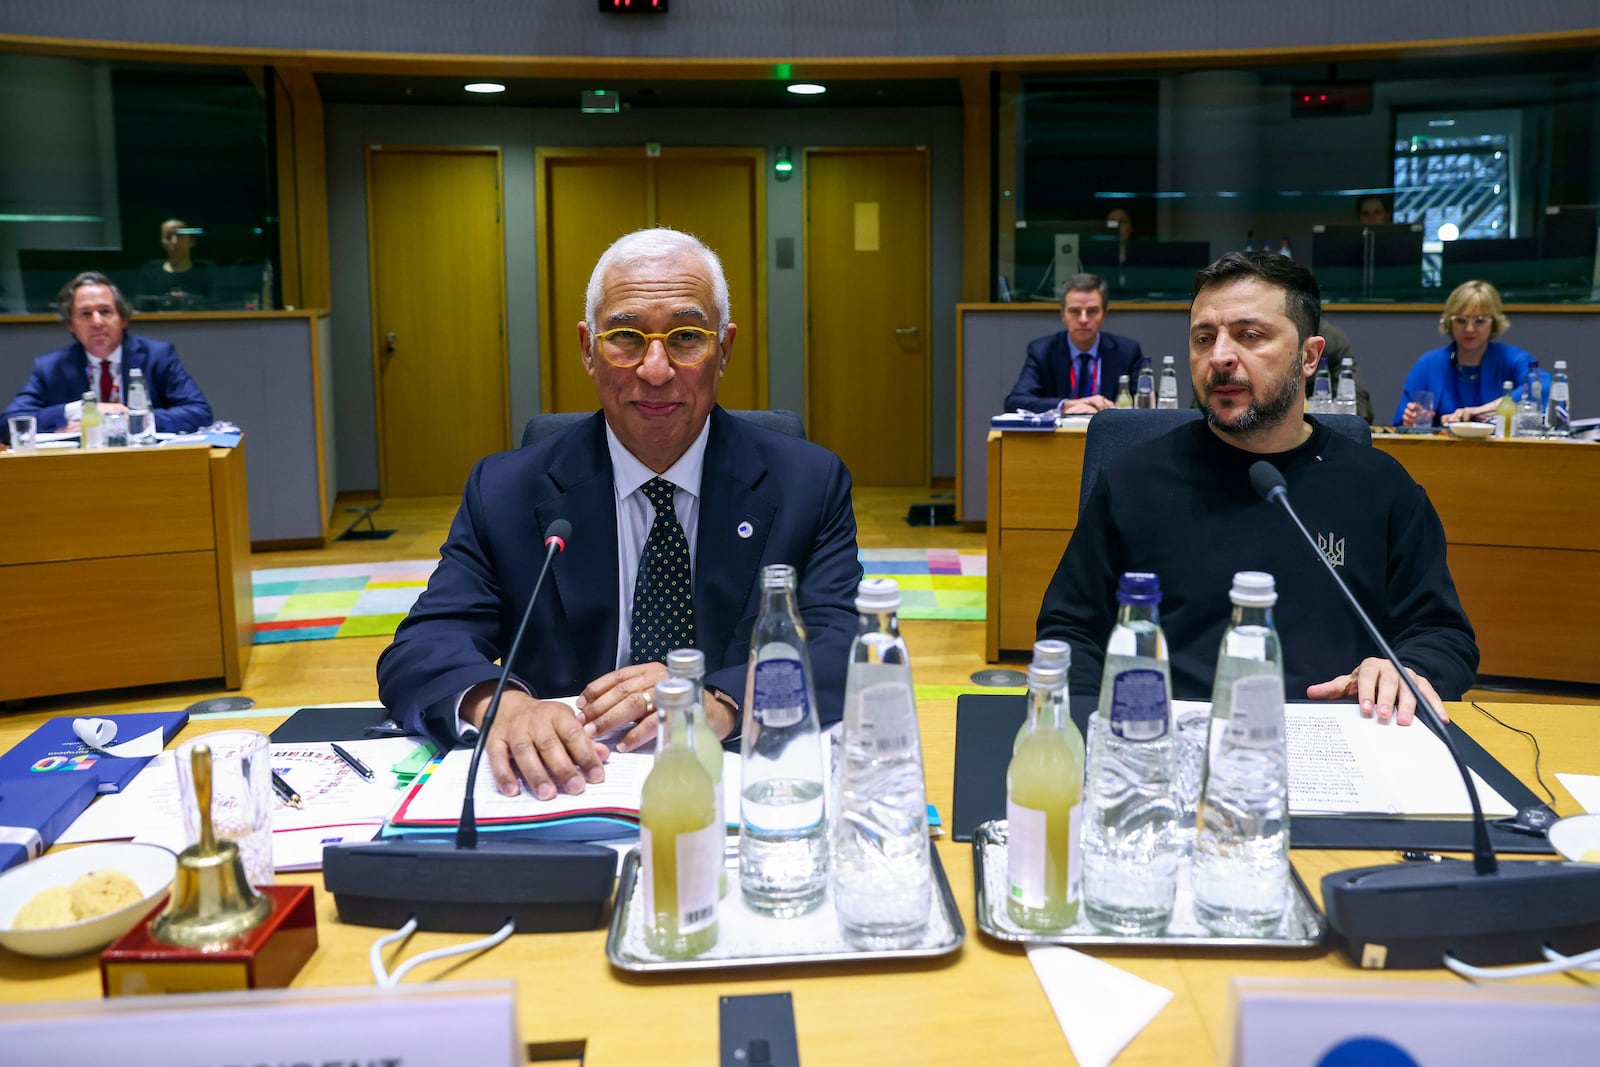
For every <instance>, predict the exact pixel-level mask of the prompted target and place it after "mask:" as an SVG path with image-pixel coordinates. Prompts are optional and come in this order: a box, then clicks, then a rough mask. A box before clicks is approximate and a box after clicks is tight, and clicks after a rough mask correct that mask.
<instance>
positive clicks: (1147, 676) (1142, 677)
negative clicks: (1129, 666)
mask: <svg viewBox="0 0 1600 1067" xmlns="http://www.w3.org/2000/svg"><path fill="white" fill-rule="evenodd" d="M1170 717H1171V716H1170V715H1169V714H1168V710H1167V679H1166V676H1165V675H1164V674H1162V673H1161V672H1160V671H1158V670H1152V669H1151V668H1149V667H1138V668H1135V669H1133V670H1128V671H1121V672H1120V673H1118V674H1117V675H1116V677H1114V678H1113V679H1112V680H1111V732H1112V733H1113V734H1115V735H1116V736H1117V737H1120V738H1121V739H1122V740H1124V741H1158V740H1160V739H1161V738H1163V737H1165V736H1167V722H1168V720H1169V719H1170Z"/></svg>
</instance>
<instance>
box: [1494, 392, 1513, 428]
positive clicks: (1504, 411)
mask: <svg viewBox="0 0 1600 1067" xmlns="http://www.w3.org/2000/svg"><path fill="white" fill-rule="evenodd" d="M1515 388H1516V386H1515V384H1513V383H1512V382H1505V383H1503V384H1502V385H1501V386H1500V389H1501V395H1500V403H1498V404H1496V405H1495V406H1494V435H1495V436H1496V437H1499V438H1501V439H1503V440H1507V441H1509V440H1510V439H1511V431H1512V429H1513V428H1514V427H1515V426H1516V424H1517V402H1516V401H1515V400H1513V399H1511V390H1513V389H1515Z"/></svg>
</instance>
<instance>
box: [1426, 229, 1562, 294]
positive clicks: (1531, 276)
mask: <svg viewBox="0 0 1600 1067" xmlns="http://www.w3.org/2000/svg"><path fill="white" fill-rule="evenodd" d="M1539 275H1540V264H1539V242H1538V241H1536V240H1535V239H1533V238H1532V237H1499V238H1496V237H1474V238H1462V239H1460V240H1456V241H1446V242H1444V247H1443V248H1442V249H1441V251H1440V255H1439V284H1440V285H1442V286H1443V287H1444V290H1445V292H1447V293H1448V292H1450V291H1451V290H1453V289H1455V287H1456V286H1458V285H1460V284H1461V283H1462V282H1470V281H1472V280H1474V279H1482V280H1483V281H1486V282H1489V283H1491V284H1492V285H1493V286H1494V287H1495V288H1496V289H1498V290H1500V295H1501V296H1502V297H1504V298H1505V299H1508V300H1510V299H1515V298H1516V297H1517V296H1519V295H1530V296H1531V295H1543V291H1544V284H1543V282H1542V281H1541V280H1540V277H1539Z"/></svg>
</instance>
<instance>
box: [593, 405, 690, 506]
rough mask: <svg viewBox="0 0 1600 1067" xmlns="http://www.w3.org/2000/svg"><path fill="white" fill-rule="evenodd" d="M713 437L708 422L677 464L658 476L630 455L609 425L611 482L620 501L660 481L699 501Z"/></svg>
mask: <svg viewBox="0 0 1600 1067" xmlns="http://www.w3.org/2000/svg"><path fill="white" fill-rule="evenodd" d="M710 435H711V420H710V419H709V418H707V419H706V423H705V425H704V426H702V427H700V433H699V434H697V435H696V436H695V439H694V440H693V441H692V442H690V444H689V447H688V448H687V449H685V450H684V453H683V455H681V456H679V457H678V461H677V462H676V463H674V464H673V465H672V466H670V467H668V468H667V469H666V470H665V471H664V472H662V473H661V474H660V475H659V476H658V475H657V474H656V472H655V471H653V470H651V469H650V468H649V467H646V466H645V465H644V464H643V463H642V462H640V460H639V457H637V456H635V455H634V454H633V453H632V452H629V451H628V449H627V448H626V447H625V446H624V445H623V443H622V442H621V441H620V440H619V439H618V438H617V435H616V434H615V433H614V432H613V431H612V429H611V424H610V423H609V422H608V423H606V450H607V451H609V452H610V453H611V480H612V482H613V483H614V484H615V485H616V487H617V499H618V500H624V499H626V498H627V497H628V496H629V495H630V494H632V493H635V492H637V491H638V489H639V487H640V486H642V485H643V484H644V483H645V482H648V481H649V480H650V479H651V478H655V477H661V478H665V479H666V480H667V481H669V482H671V483H672V484H673V485H675V486H677V487H678V488H679V489H682V490H683V491H684V492H686V493H688V494H689V495H690V496H693V497H694V498H695V499H697V500H698V499H699V498H700V479H701V475H702V474H703V473H704V471H705V465H706V441H707V440H708V439H709V438H710Z"/></svg>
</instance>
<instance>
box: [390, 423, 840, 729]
mask: <svg viewBox="0 0 1600 1067" xmlns="http://www.w3.org/2000/svg"><path fill="white" fill-rule="evenodd" d="M556 519H566V520H567V521H568V522H570V523H571V524H572V531H573V532H572V537H571V538H570V539H569V541H568V544H567V548H566V550H565V551H564V552H561V553H560V554H558V555H557V556H556V557H555V560H554V562H553V563H552V565H551V568H550V579H549V580H547V581H546V582H545V589H544V590H543V591H542V592H540V594H539V600H538V603H537V604H536V605H535V606H534V609H533V617H532V619H531V621H530V622H529V624H528V631H527V633H526V634H525V635H524V637H523V641H522V647H521V649H520V650H519V651H518V654H517V659H516V662H515V663H514V664H513V665H512V677H514V678H516V679H517V680H519V681H520V682H521V683H522V684H523V685H525V686H526V687H527V688H528V690H529V691H530V692H531V693H533V694H534V695H535V696H543V697H560V696H573V695H576V694H577V693H579V692H580V691H582V689H583V688H584V687H585V686H587V685H588V684H589V683H590V682H592V681H594V680H595V679H596V678H598V677H600V676H601V675H603V674H606V673H608V672H610V671H612V670H615V669H616V661H617V629H618V610H619V604H618V596H619V594H618V591H617V574H618V561H617V509H616V491H615V487H614V485H613V483H612V475H611V456H610V453H609V452H608V451H607V449H606V437H605V417H604V415H602V414H600V413H598V412H597V413H596V414H595V415H594V416H593V417H592V418H589V419H586V420H584V421H583V422H581V423H579V424H578V425H576V426H574V427H572V428H570V429H567V430H563V431H562V432H560V433H557V434H554V435H553V436H550V437H547V438H544V439H542V440H540V441H537V442H535V443H533V444H531V445H528V446H527V447H524V448H519V449H516V450H515V451H512V452H501V453H498V454H496V455H492V456H488V457H486V458H484V459H482V460H480V461H479V462H478V464H477V466H475V467H474V468H473V470H472V473H471V474H470V475H469V476H468V478H467V487H466V492H465V493H464V494H463V496H462V500H461V508H460V510H459V511H457V512H456V517H455V521H454V522H453V523H452V525H451V527H450V536H449V538H448V539H447V540H446V541H445V543H444V547H443V548H442V549H441V550H440V556H441V559H440V561H439V566H438V569H437V570H435V571H434V573H433V577H432V578H430V579H429V581H428V588H427V589H426V590H424V591H423V593H422V596H420V597H419V598H418V599H417V602H416V604H415V606H413V607H412V609H411V613H410V614H409V615H408V616H406V618H405V621H403V622H402V623H401V624H400V626H399V628H398V629H397V630H396V631H395V637H394V643H393V644H391V645H390V646H389V647H388V648H387V649H385V650H384V653H383V655H382V656H381V657H379V659H378V695H379V697H380V698H381V699H382V700H383V703H384V705H385V706H386V707H388V708H389V709H390V711H391V712H392V713H393V714H394V716H395V718H396V719H397V720H398V721H399V722H401V723H403V724H404V725H405V727H406V728H407V729H408V730H411V731H412V732H414V733H425V734H429V735H431V736H433V737H435V738H436V739H438V740H440V741H442V742H445V743H447V744H454V743H455V741H456V740H457V738H456V734H455V711H456V699H457V697H458V696H459V695H460V694H461V693H462V692H464V691H465V690H467V689H468V688H470V687H471V686H473V685H476V684H477V683H479V682H484V681H492V680H494V679H495V678H496V677H498V676H499V673H500V668H499V667H497V666H496V665H495V660H497V659H499V658H500V656H501V655H502V654H503V653H504V652H505V650H506V649H508V648H509V647H510V645H511V640H512V638H513V636H514V635H515V633H516V627H517V623H518V621H519V620H520V619H521V616H522V612H523V610H524V609H525V608H526V606H527V603H528V597H529V596H530V595H531V594H532V592H533V582H534V580H535V578H537V576H538V573H539V566H540V564H541V563H542V562H543V559H544V552H543V551H541V548H540V546H541V544H542V540H543V538H542V531H543V530H545V529H546V528H548V527H549V525H550V524H551V523H552V522H554V521H555V520H556ZM744 523H748V524H749V525H750V527H751V530H752V532H751V535H750V536H749V537H741V536H740V535H739V530H740V527H741V524H744ZM769 563H788V564H791V565H793V567H794V568H795V572H796V574H795V577H796V587H797V594H798V595H797V600H798V604H799V609H800V614H801V617H802V619H803V621H804V622H805V626H806V636H807V640H808V643H809V647H810V654H811V668H812V672H813V676H814V681H815V686H816V696H817V705H818V710H819V712H820V718H821V721H822V722H823V723H824V724H826V723H830V722H836V721H838V719H839V718H840V717H841V715H842V711H843V706H844V682H845V668H846V665H847V661H848V659H849V653H850V644H851V642H852V641H853V640H854V639H855V631H856V613H855V608H854V604H855V595H856V587H857V586H858V585H859V584H860V581H861V573H862V572H861V562H860V557H859V553H858V551H857V549H856V521H855V513H854V511H853V510H852V507H851V503H850V474H849V472H848V471H846V470H845V467H844V464H843V463H842V462H840V460H839V457H837V456H835V455H834V454H833V453H832V452H829V451H827V450H826V449H824V448H822V447H820V446H818V445H815V444H811V443H809V442H807V441H803V440H801V439H800V438H797V437H790V436H787V435H785V434H781V433H776V432H774V431H771V430H765V429H762V428H760V427H758V426H753V425H751V424H750V423H748V422H745V421H743V420H741V419H738V418H735V417H734V416H732V415H729V414H728V413H727V412H725V411H723V410H722V409H721V408H720V407H717V408H713V410H712V412H711V433H710V436H709V438H708V439H707V441H706V453H705V467H704V474H703V476H702V481H701V491H700V527H699V535H698V539H697V543H696V546H695V561H694V616H695V644H696V646H697V647H698V648H699V649H700V650H701V651H702V652H704V653H705V656H706V679H705V680H706V684H707V685H709V686H712V687H714V688H716V689H719V690H721V691H723V692H725V693H729V694H731V695H733V696H735V697H736V698H741V699H742V695H743V693H744V689H745V672H746V666H747V661H748V659H749V655H750V632H751V630H752V629H753V628H754V626H755V622H756V614H757V612H758V611H759V609H760V606H761V599H760V594H761V582H760V576H761V568H762V567H763V566H764V565H766V564H769Z"/></svg>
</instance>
